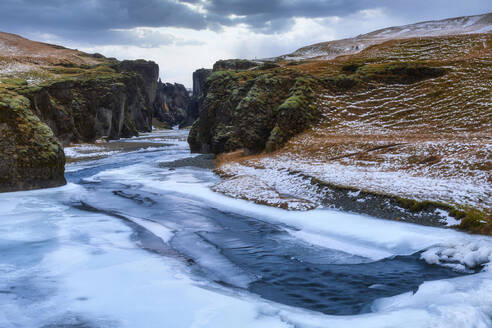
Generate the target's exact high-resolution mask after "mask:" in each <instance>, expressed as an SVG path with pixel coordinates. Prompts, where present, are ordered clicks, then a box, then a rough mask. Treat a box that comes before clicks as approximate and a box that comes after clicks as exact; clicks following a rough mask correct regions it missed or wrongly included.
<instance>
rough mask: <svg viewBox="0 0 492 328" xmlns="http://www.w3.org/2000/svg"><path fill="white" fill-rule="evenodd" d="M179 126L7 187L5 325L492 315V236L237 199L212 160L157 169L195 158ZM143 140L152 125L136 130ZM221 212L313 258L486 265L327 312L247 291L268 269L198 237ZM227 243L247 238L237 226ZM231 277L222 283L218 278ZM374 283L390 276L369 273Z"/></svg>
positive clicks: (418, 323)
mask: <svg viewBox="0 0 492 328" xmlns="http://www.w3.org/2000/svg"><path fill="white" fill-rule="evenodd" d="M172 133H173V132H166V133H164V135H160V136H159V135H156V134H154V135H153V137H156V138H158V137H160V138H162V139H166V140H168V141H173V142H172V146H169V147H167V148H162V150H158V151H157V150H155V149H154V150H152V151H148V152H145V151H137V152H126V153H123V154H115V155H112V156H111V157H108V158H102V159H97V160H93V161H82V162H77V163H73V164H70V165H68V167H67V172H68V173H67V178H68V180H69V181H70V183H69V184H68V185H66V186H64V187H60V188H54V189H47V190H38V191H29V192H16V193H4V194H1V195H0V249H1V254H2V256H1V257H0V276H1V277H2V279H0V291H1V292H0V326H1V327H5V328H10V327H78V326H80V327H149V328H151V327H173V328H179V327H214V328H216V327H227V328H230V327H268V328H273V327H378V328H380V327H411V328H415V327H470V328H471V327H484V328H485V327H490V325H491V324H492V321H491V318H492V271H491V269H490V267H489V263H490V261H491V260H492V239H491V238H489V237H483V236H472V235H467V234H464V233H459V232H456V231H452V230H446V229H438V228H430V227H423V226H417V225H412V224H406V223H400V222H392V221H387V220H379V219H376V218H372V217H365V216H360V215H354V214H347V213H341V212H337V211H332V210H322V209H315V210H312V211H309V212H293V211H286V210H282V209H279V208H273V207H268V206H261V205H255V204H253V203H251V202H248V201H244V200H239V199H232V198H229V197H226V196H224V195H221V194H220V193H216V192H213V191H212V190H211V189H210V188H211V187H212V186H213V185H214V184H216V183H217V182H218V178H217V177H216V176H215V175H213V173H212V172H210V171H207V170H202V169H193V168H178V169H175V170H169V169H164V168H159V166H158V165H157V164H158V163H160V162H162V161H173V160H176V159H180V158H184V157H187V156H189V153H188V150H187V145H186V142H185V134H182V135H180V136H177V137H176V136H173V135H172ZM137 140H140V141H143V140H145V136H143V137H140V138H135V139H132V140H131V141H130V142H135V141H137ZM149 140H150V139H149ZM149 140H147V141H149ZM285 192H289V190H285ZM290 192H294V193H295V191H292V190H290ZM214 213H215V214H214ZM219 214H220V215H221V216H223V218H224V219H226V218H227V220H229V221H228V222H230V223H234V222H235V221H238V220H239V221H243V220H245V222H246V223H247V222H249V223H248V224H250V223H251V222H258V223H260V222H263V223H262V224H264V225H266V226H268V227H270V228H268V229H272V228H273V227H275V229H277V230H278V229H281V231H283V233H286V234H287V235H286V236H289V237H288V238H287V237H286V236H284V237H282V238H283V239H278V240H276V239H275V238H277V237H275V236H278V232H277V233H275V234H273V233H272V234H271V235H269V234H267V235H266V237H267V239H265V240H270V239H273V240H276V243H278V246H277V247H280V248H281V247H283V246H284V245H283V242H282V240H284V242H285V243H286V242H287V241H289V243H294V244H293V245H294V246H295V245H297V246H295V247H293V248H292V249H291V251H292V252H294V253H293V254H296V255H295V256H297V257H299V259H302V260H303V261H305V262H310V261H313V262H316V261H328V262H332V261H335V263H349V262H350V263H352V262H353V261H354V260H355V261H356V263H360V264H359V265H363V264H364V263H371V262H374V261H378V260H381V259H383V258H392V257H393V256H395V255H408V254H413V253H415V252H417V251H421V250H422V251H424V252H423V253H422V255H421V257H422V260H423V261H426V262H428V263H433V264H438V265H442V266H452V267H453V268H454V269H456V270H460V271H467V272H469V271H470V269H471V268H475V269H478V270H480V269H479V268H480V265H484V268H483V269H481V270H480V272H479V273H476V274H472V275H466V276H461V277H458V278H452V279H441V280H437V281H428V282H424V283H422V284H421V285H420V286H419V287H418V289H417V290H416V292H412V291H408V292H405V293H403V294H400V295H396V296H392V297H385V298H380V299H378V300H376V301H375V302H374V303H372V305H371V307H370V311H369V312H367V313H363V314H358V315H344V316H336V315H326V314H322V313H319V312H315V311H308V310H303V309H301V308H296V307H292V306H287V305H282V304H280V303H277V302H272V301H267V300H264V299H262V298H260V297H259V296H258V295H257V294H253V293H251V292H249V291H248V290H247V289H244V286H246V285H248V284H249V283H251V281H252V280H255V279H258V277H255V276H251V275H250V274H249V273H248V270H247V268H243V267H240V266H236V265H234V264H233V263H232V262H231V261H230V260H228V258H227V257H226V256H225V254H223V253H221V252H218V251H217V249H216V248H215V247H213V246H211V245H212V244H210V243H206V242H205V241H206V239H200V238H198V239H197V236H199V235H200V234H201V235H204V234H205V235H206V236H208V235H210V236H213V234H214V233H218V232H219V231H221V229H223V228H224V227H223V224H225V221H224V222H222V223H221V224H217V222H220V221H217V222H215V221H214V220H215V219H216V217H215V216H217V215H219ZM237 224H242V222H237ZM226 230H227V229H226ZM279 231H280V230H279ZM238 232H239V230H238ZM224 233H234V231H229V232H227V231H224ZM227 236H229V235H227ZM225 242H226V243H232V244H231V245H235V246H233V247H235V248H241V247H244V245H241V244H240V243H239V240H235V239H234V238H233V236H230V237H227V238H226V239H225ZM299 245H310V246H309V249H310V250H317V252H319V253H317V254H316V256H315V257H312V255H309V253H306V254H303V253H302V252H301V251H300V249H299V247H298V246H299ZM323 254H336V257H335V258H333V257H326V258H324V256H323ZM187 258H191V259H192V260H189V259H187ZM286 260H287V259H286ZM347 260H349V262H345V261H347ZM357 261H358V262H357ZM271 269H275V268H271ZM431 269H432V268H429V270H431ZM207 272H208V273H207ZM327 279H328V278H327ZM361 279H362V278H361ZM394 279H396V278H394ZM221 280H222V281H223V282H225V283H217V282H216V281H221ZM388 283H391V281H388ZM241 286H243V287H241ZM368 288H370V289H368V290H374V289H377V288H384V286H380V285H371V284H370V283H369V284H368ZM306 296H308V295H306ZM341 296H342V295H341Z"/></svg>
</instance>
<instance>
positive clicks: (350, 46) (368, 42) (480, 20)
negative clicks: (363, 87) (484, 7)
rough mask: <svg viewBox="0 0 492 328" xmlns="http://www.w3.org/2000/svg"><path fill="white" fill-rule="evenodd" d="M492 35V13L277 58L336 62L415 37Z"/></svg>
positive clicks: (399, 29) (393, 29) (319, 46)
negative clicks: (375, 46) (331, 60)
mask: <svg viewBox="0 0 492 328" xmlns="http://www.w3.org/2000/svg"><path fill="white" fill-rule="evenodd" d="M491 31H492V13H488V14H483V15H475V16H462V17H455V18H447V19H443V20H433V21H426V22H420V23H414V24H409V25H403V26H393V27H388V28H383V29H380V30H376V31H373V32H370V33H366V34H361V35H358V36H356V37H354V38H348V39H342V40H337V41H329V42H321V43H316V44H313V45H309V46H306V47H302V48H300V49H297V50H296V51H294V52H293V53H291V54H287V55H283V56H279V57H277V58H278V59H286V60H303V59H311V58H315V59H333V58H335V57H337V56H340V55H350V54H354V53H357V52H359V51H361V50H364V49H366V48H367V47H369V46H372V45H375V44H379V43H382V42H385V41H388V40H394V39H407V38H412V37H424V36H425V37H428V36H444V35H459V34H474V33H489V32H491Z"/></svg>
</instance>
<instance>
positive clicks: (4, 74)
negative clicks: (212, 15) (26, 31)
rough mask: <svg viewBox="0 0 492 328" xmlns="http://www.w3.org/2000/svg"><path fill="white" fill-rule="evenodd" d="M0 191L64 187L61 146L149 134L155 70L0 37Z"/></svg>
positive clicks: (139, 63)
mask: <svg viewBox="0 0 492 328" xmlns="http://www.w3.org/2000/svg"><path fill="white" fill-rule="evenodd" d="M0 45H1V47H0V49H1V51H0V109H1V111H0V122H1V123H0V124H1V129H0V131H1V134H0V138H1V139H0V151H1V155H0V176H2V180H0V190H1V191H12V190H21V189H32V188H41V187H51V186H56V185H60V184H63V183H64V181H65V180H64V178H63V173H64V164H65V156H64V154H63V149H62V147H61V144H65V145H66V144H69V143H72V142H92V141H94V140H95V139H97V138H100V137H107V138H109V139H118V138H120V137H131V136H134V135H137V134H138V132H139V131H151V129H152V104H153V102H154V98H155V96H156V90H157V78H158V74H159V68H158V66H157V64H155V63H153V62H150V61H145V60H136V61H121V62H120V61H118V60H116V59H113V58H105V57H103V56H101V55H97V54H96V55H89V54H85V53H83V52H79V51H76V50H70V49H66V48H63V47H59V46H53V45H48V44H44V43H38V42H33V41H30V40H27V39H24V38H21V37H19V36H16V35H12V34H6V33H0Z"/></svg>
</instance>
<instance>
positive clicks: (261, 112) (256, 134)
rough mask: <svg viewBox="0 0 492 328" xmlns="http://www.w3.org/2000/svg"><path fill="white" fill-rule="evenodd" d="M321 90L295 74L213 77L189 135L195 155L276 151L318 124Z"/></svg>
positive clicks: (262, 72)
mask: <svg viewBox="0 0 492 328" xmlns="http://www.w3.org/2000/svg"><path fill="white" fill-rule="evenodd" d="M317 85H318V83H316V81H315V80H314V79H313V78H311V77H310V76H308V75H306V74H302V73H299V72H296V71H291V70H288V71H287V70H280V69H271V70H247V71H233V70H221V71H217V72H214V73H213V74H212V75H211V76H210V77H209V78H208V80H207V83H206V85H205V92H204V93H205V100H204V102H203V109H202V111H201V113H200V116H199V119H198V120H197V121H196V122H195V123H194V124H193V127H192V129H191V131H190V135H189V138H188V142H189V144H190V148H191V151H192V152H213V153H221V152H225V151H232V150H235V149H238V148H245V150H246V152H247V153H257V152H260V151H262V150H267V151H273V150H276V149H277V148H279V147H280V146H282V145H283V144H284V143H285V142H286V141H287V140H288V139H289V138H290V137H292V136H293V135H295V134H297V133H299V132H302V131H303V130H305V129H306V128H308V127H309V126H311V124H313V123H315V122H316V121H317V120H318V119H319V112H318V111H317V109H316V106H315V105H314V100H315V97H314V93H315V91H314V90H315V89H316V88H317Z"/></svg>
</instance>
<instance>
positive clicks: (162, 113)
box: [153, 81, 191, 128]
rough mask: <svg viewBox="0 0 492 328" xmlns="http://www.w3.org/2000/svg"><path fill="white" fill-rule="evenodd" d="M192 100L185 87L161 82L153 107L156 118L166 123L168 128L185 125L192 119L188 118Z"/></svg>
mask: <svg viewBox="0 0 492 328" xmlns="http://www.w3.org/2000/svg"><path fill="white" fill-rule="evenodd" d="M190 100H191V97H190V94H189V92H188V90H186V88H185V87H184V85H182V84H178V83H174V84H173V83H162V82H161V81H159V83H158V86H157V95H156V97H155V100H154V105H153V107H154V118H155V119H156V120H158V121H160V122H162V123H164V124H165V125H166V126H167V128H171V127H172V126H175V125H181V124H184V123H185V122H187V121H188V119H190V118H189V117H188V107H189V105H190Z"/></svg>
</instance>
